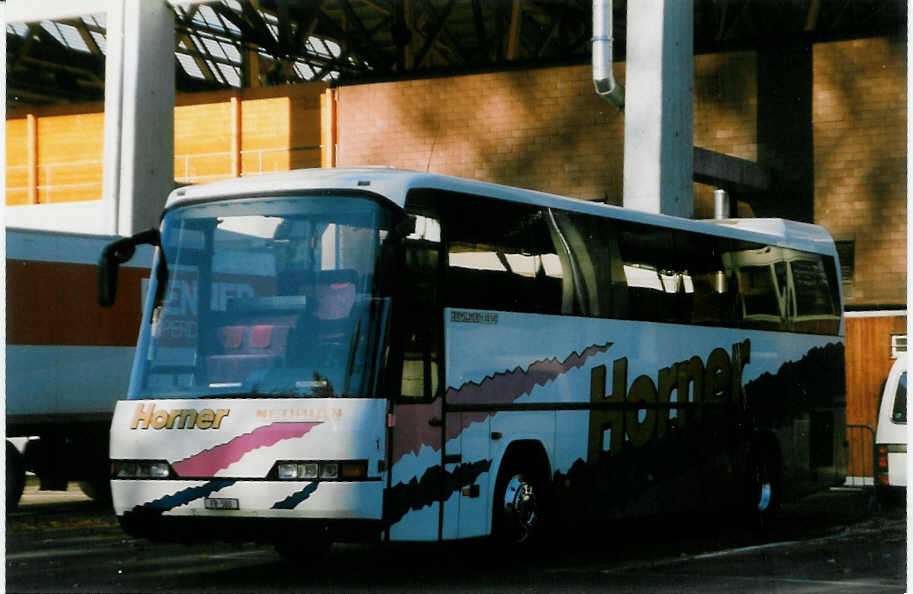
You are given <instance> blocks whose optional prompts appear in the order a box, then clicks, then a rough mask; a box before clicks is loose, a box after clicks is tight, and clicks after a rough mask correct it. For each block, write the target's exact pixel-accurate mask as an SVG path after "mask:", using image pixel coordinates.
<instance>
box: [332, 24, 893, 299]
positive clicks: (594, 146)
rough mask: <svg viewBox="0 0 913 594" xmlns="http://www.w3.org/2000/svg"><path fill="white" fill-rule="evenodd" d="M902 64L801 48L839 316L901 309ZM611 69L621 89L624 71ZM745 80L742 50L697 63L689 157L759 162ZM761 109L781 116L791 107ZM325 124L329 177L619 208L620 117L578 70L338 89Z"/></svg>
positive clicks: (747, 60) (750, 89) (866, 50)
mask: <svg viewBox="0 0 913 594" xmlns="http://www.w3.org/2000/svg"><path fill="white" fill-rule="evenodd" d="M905 55H906V44H905V43H904V42H897V41H890V40H886V39H869V40H857V41H849V42H838V43H827V44H818V45H816V46H815V47H814V49H813V55H812V59H813V68H814V75H813V77H814V79H813V81H812V122H811V123H810V125H811V126H812V134H813V140H814V170H813V173H812V175H813V177H814V207H813V208H814V218H815V222H816V223H818V224H821V225H824V226H825V227H826V228H828V229H829V230H830V231H831V233H832V234H834V235H835V237H837V238H840V239H845V238H851V239H854V240H855V242H856V275H855V278H854V281H855V286H854V293H853V297H852V299H849V300H848V305H860V306H864V305H866V304H876V303H877V304H886V303H889V304H891V303H892V304H902V303H905V301H906V299H905V282H906V280H905V279H906V276H905V271H906V251H905V241H906V189H905V171H906V169H905V168H906V153H905V146H906V110H905V104H904V98H905V96H906V58H905ZM615 70H616V76H617V77H618V78H619V80H621V81H622V82H623V81H624V65H623V64H616V65H615ZM757 70H758V67H757V56H756V54H755V53H753V52H739V53H728V54H716V55H701V56H697V57H696V58H695V77H694V81H695V101H694V143H695V144H696V145H697V146H701V147H704V148H708V149H712V150H716V151H721V152H724V153H728V154H731V155H734V156H737V157H741V158H744V159H749V160H755V159H757V158H758V130H757V120H758V97H757V94H758V90H757V89H758V85H757ZM632 100H634V99H633V98H631V97H628V101H632ZM768 100H769V101H770V100H773V101H780V102H782V104H783V109H789V106H790V100H791V98H790V95H789V93H788V92H783V91H782V90H780V92H779V94H778V95H777V97H774V98H772V99H771V98H768ZM337 117H338V121H337V122H338V135H339V136H338V151H337V165H338V166H357V165H389V166H393V167H402V168H407V169H416V170H419V171H425V170H426V169H427V170H430V171H433V172H437V173H445V174H449V175H457V176H461V177H469V178H475V179H481V180H485V181H492V182H496V183H502V184H508V185H514V186H520V187H525V188H532V189H535V190H542V191H546V192H553V193H557V194H562V195H566V196H572V197H577V198H586V199H599V200H606V201H608V202H610V203H613V204H620V203H621V195H622V173H623V161H622V159H623V155H622V152H623V139H624V116H623V114H621V113H619V112H617V111H616V110H614V109H613V108H612V107H610V106H609V105H608V104H607V103H605V102H603V101H602V100H600V99H599V98H597V97H596V95H595V93H594V91H593V85H592V82H591V69H590V67H589V66H588V65H581V66H568V67H560V68H544V69H538V70H529V71H522V72H502V73H489V74H476V75H468V76H454V77H445V78H433V79H425V80H414V81H406V82H393V83H379V84H370V85H357V86H347V87H342V88H340V89H339V90H338V116H337ZM788 145H789V143H788V142H784V146H788ZM712 213H713V205H712V188H710V187H707V186H702V185H699V184H696V185H695V217H697V218H705V217H709V216H712ZM739 214H740V216H751V215H752V210H751V209H750V208H748V207H747V206H746V205H744V204H740V205H739Z"/></svg>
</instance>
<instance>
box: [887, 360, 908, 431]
mask: <svg viewBox="0 0 913 594" xmlns="http://www.w3.org/2000/svg"><path fill="white" fill-rule="evenodd" d="M891 420H892V421H894V422H895V423H906V422H907V374H906V372H904V373H902V374H901V376H900V381H899V382H897V394H896V395H895V396H894V411H893V412H892V414H891Z"/></svg>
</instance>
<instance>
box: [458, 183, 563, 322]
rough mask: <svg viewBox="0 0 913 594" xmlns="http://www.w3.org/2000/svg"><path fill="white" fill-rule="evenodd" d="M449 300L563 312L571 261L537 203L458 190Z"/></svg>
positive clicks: (477, 305)
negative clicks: (561, 250) (559, 250)
mask: <svg viewBox="0 0 913 594" xmlns="http://www.w3.org/2000/svg"><path fill="white" fill-rule="evenodd" d="M448 205H449V206H450V207H451V208H450V209H449V211H448V216H447V218H446V227H447V241H448V243H447V274H446V278H447V289H446V293H445V305H446V306H449V307H465V308H469V309H482V310H494V311H512V312H525V313H542V314H561V313H563V303H564V302H565V301H566V297H565V294H564V283H565V282H566V281H565V279H566V272H567V271H566V270H565V268H566V261H565V260H564V259H563V258H562V257H561V255H559V254H556V253H555V248H554V246H553V244H552V241H551V238H550V236H549V230H548V227H547V222H546V220H545V215H544V213H543V212H542V211H540V210H539V209H536V208H535V207H531V206H527V205H523V204H514V203H509V202H499V201H495V200H487V199H484V198H479V197H476V196H466V195H452V196H451V197H450V198H449V204H448Z"/></svg>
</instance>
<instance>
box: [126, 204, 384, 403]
mask: <svg viewBox="0 0 913 594" xmlns="http://www.w3.org/2000/svg"><path fill="white" fill-rule="evenodd" d="M396 216H397V213H396V210H395V209H394V207H392V206H383V205H381V204H380V203H378V202H375V201H373V200H371V199H368V198H362V197H353V196H325V195H321V196H301V197H293V198H292V197H283V198H259V199H257V198H252V199H243V200H231V201H224V202H215V203H207V204H201V205H191V206H186V207H183V208H178V209H175V210H173V211H171V212H169V213H168V214H167V215H166V216H165V219H164V221H163V225H162V232H161V248H160V252H159V254H158V256H157V261H156V264H155V266H165V267H166V269H167V274H168V276H167V278H168V280H167V285H166V286H165V287H158V286H157V281H156V278H155V277H156V275H155V274H153V275H152V277H153V278H152V279H151V280H150V283H151V285H152V286H151V287H150V290H149V291H148V293H147V294H148V295H149V297H148V300H150V301H153V302H152V303H147V304H146V307H145V318H144V319H145V323H144V324H143V325H142V327H141V331H140V338H139V343H138V348H137V354H136V363H135V365H134V371H133V375H132V377H131V382H130V390H129V395H128V397H129V398H131V399H143V398H199V397H225V396H232V397H244V396H247V397H271V396H282V397H289V396H301V397H307V396H351V397H369V396H373V395H374V394H375V392H376V390H377V379H378V377H377V376H378V371H379V370H378V362H379V359H380V357H379V353H381V352H382V350H383V348H384V344H383V342H384V336H385V333H386V332H385V328H386V320H387V314H388V310H389V298H388V296H387V295H385V294H383V291H382V290H381V289H380V287H381V286H382V284H381V283H379V282H378V281H379V280H383V279H382V278H379V277H381V276H382V271H380V270H379V269H378V262H379V261H380V259H381V258H380V256H381V253H382V251H383V247H384V241H385V240H386V239H387V238H388V237H389V236H390V233H389V230H390V229H391V223H392V222H393V221H394V219H395V217H396ZM163 260H164V261H163Z"/></svg>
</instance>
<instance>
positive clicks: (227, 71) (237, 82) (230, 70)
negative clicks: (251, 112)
mask: <svg viewBox="0 0 913 594" xmlns="http://www.w3.org/2000/svg"><path fill="white" fill-rule="evenodd" d="M216 66H218V67H219V71H220V72H221V73H222V76H224V77H225V81H226V82H227V83H228V84H230V85H231V86H233V87H240V86H241V74H240V73H239V72H238V69H237V68H235V67H233V66H229V65H228V64H216Z"/></svg>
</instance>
